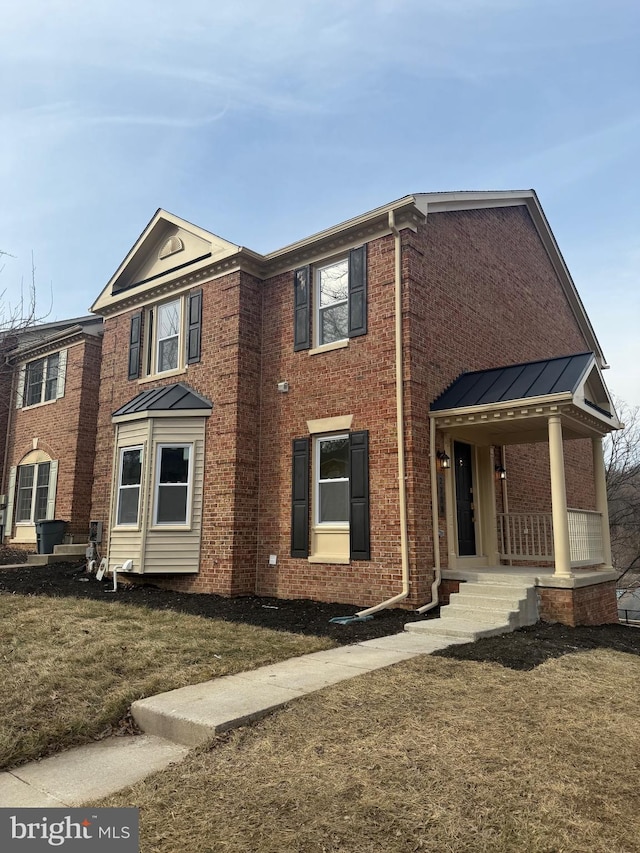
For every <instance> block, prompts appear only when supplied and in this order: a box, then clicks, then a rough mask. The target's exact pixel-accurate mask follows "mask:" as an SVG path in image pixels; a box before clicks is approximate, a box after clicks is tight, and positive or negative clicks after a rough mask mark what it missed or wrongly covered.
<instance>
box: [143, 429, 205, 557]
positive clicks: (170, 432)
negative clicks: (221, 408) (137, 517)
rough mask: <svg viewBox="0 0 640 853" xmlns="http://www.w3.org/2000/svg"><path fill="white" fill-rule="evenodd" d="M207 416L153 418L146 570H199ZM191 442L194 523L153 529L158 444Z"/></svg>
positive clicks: (192, 519)
mask: <svg viewBox="0 0 640 853" xmlns="http://www.w3.org/2000/svg"><path fill="white" fill-rule="evenodd" d="M204 434H205V418H195V417H189V418H158V419H156V420H154V422H153V439H152V446H153V458H152V459H151V460H150V462H151V468H150V473H151V476H150V477H149V482H150V489H149V495H148V497H149V500H148V514H147V523H148V528H147V535H146V543H145V555H144V571H145V573H154V572H155V573H160V572H168V573H171V574H173V573H181V572H197V571H198V567H199V563H200V533H201V528H202V495H203V482H204ZM172 442H176V443H181V444H187V443H189V444H192V445H193V450H192V457H191V459H192V465H193V472H192V491H191V524H190V526H189V529H179V528H173V529H167V530H162V529H158V528H156V529H154V528H153V497H154V490H155V457H156V447H157V445H158V444H170V443H172Z"/></svg>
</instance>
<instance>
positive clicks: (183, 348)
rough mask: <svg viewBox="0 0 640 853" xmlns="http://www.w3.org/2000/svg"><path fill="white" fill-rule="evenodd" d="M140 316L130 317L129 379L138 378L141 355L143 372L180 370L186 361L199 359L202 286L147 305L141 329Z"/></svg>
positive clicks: (152, 374)
mask: <svg viewBox="0 0 640 853" xmlns="http://www.w3.org/2000/svg"><path fill="white" fill-rule="evenodd" d="M142 319H143V315H142V314H141V313H138V314H134V315H133V316H132V317H131V329H130V333H129V367H128V377H129V379H138V378H139V376H140V358H141V355H142V356H143V359H142V360H143V362H144V367H143V373H144V375H145V376H156V375H158V374H162V373H169V372H170V371H173V370H182V369H184V368H185V367H186V366H187V365H188V364H194V363H195V362H197V361H200V330H201V325H202V291H201V290H195V291H192V292H191V293H189V294H187V295H186V296H180V297H179V298H178V299H172V300H171V301H170V302H162V303H160V304H158V305H155V306H153V307H152V308H149V309H147V311H146V312H145V314H144V330H143V328H142ZM143 334H144V341H143Z"/></svg>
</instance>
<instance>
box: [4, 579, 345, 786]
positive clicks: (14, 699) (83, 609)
mask: <svg viewBox="0 0 640 853" xmlns="http://www.w3.org/2000/svg"><path fill="white" fill-rule="evenodd" d="M333 645H335V644H334V643H333V642H332V641H331V640H328V639H325V638H316V637H306V636H300V635H297V634H289V633H285V632H280V631H272V630H268V629H265V628H259V627H255V626H251V625H240V624H237V623H235V624H234V623H227V622H223V621H220V620H213V619H204V618H202V617H200V616H190V615H185V614H180V613H175V612H172V611H157V610H149V609H146V608H143V607H134V606H130V605H123V604H109V606H108V607H107V606H105V605H104V604H102V603H100V602H95V601H78V600H75V599H56V598H45V597H42V598H40V597H25V596H20V595H0V676H1V679H2V694H1V696H2V698H1V699H0V711H1V713H0V769H4V768H7V767H11V766H13V765H15V764H20V763H22V762H25V761H30V760H32V759H34V758H38V757H41V756H43V755H47V754H49V753H51V752H54V751H57V750H61V749H66V748H68V747H71V746H76V745H78V744H81V743H86V742H88V741H90V740H92V739H94V738H96V737H99V736H101V735H102V734H108V733H110V732H111V731H112V729H113V727H114V726H117V725H118V723H119V721H121V720H122V718H123V717H124V715H125V714H126V712H127V710H128V708H129V706H130V704H131V702H133V701H134V700H135V699H139V698H141V697H143V696H149V695H153V694H154V693H160V692H162V691H165V690H171V689H173V688H175V687H183V686H184V685H186V684H193V683H195V682H198V681H206V680H207V679H210V678H217V677H218V676H221V675H230V674H232V673H235V672H242V671H243V670H248V669H253V668H255V667H257V666H262V665H265V664H269V663H274V662H275V661H279V660H284V659H286V658H290V657H295V656H297V655H302V654H307V653H308V652H313V651H317V650H319V649H326V648H330V647H331V646H333Z"/></svg>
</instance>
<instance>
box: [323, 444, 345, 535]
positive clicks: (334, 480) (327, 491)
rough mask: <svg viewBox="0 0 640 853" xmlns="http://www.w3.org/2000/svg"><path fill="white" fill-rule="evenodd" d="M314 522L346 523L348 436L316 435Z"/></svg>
mask: <svg viewBox="0 0 640 853" xmlns="http://www.w3.org/2000/svg"><path fill="white" fill-rule="evenodd" d="M315 472H316V501H315V506H316V513H315V514H316V519H315V520H316V524H345V525H346V524H349V436H348V435H335V436H330V437H327V438H318V439H316V464H315Z"/></svg>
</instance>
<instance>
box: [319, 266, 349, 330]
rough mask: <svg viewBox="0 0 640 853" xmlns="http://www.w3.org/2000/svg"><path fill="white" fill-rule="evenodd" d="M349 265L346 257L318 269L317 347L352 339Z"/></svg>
mask: <svg viewBox="0 0 640 853" xmlns="http://www.w3.org/2000/svg"><path fill="white" fill-rule="evenodd" d="M348 295H349V262H348V261H347V259H346V258H345V259H344V260H343V261H338V262H337V263H335V264H329V265H328V266H324V267H320V268H318V269H317V270H316V292H315V305H316V323H315V328H316V345H317V346H323V345H324V344H331V343H333V342H334V341H343V340H346V338H348V337H349V306H348Z"/></svg>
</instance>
